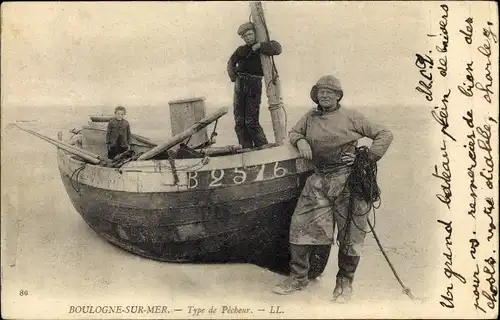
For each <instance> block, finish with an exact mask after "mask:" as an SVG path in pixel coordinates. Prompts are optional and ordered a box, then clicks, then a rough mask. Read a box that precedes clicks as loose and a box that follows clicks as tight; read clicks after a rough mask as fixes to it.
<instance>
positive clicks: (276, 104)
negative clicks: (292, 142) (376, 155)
mask: <svg viewBox="0 0 500 320" xmlns="http://www.w3.org/2000/svg"><path fill="white" fill-rule="evenodd" d="M250 12H251V14H252V22H253V24H254V26H255V36H256V40H257V41H258V42H264V41H269V38H268V35H267V33H268V32H266V25H265V18H264V10H263V9H262V4H261V2H260V1H256V2H250ZM260 60H261V62H262V70H263V71H264V81H265V83H264V85H265V88H266V94H267V103H268V104H269V111H270V112H271V119H272V123H273V131H274V140H275V142H276V144H278V145H282V144H283V139H284V138H285V128H284V125H283V122H284V121H282V113H281V112H282V106H283V102H282V101H281V96H280V94H281V92H280V90H281V83H280V80H279V77H278V75H277V74H276V75H275V77H274V79H273V63H272V60H271V58H270V57H268V56H265V55H263V54H261V55H260Z"/></svg>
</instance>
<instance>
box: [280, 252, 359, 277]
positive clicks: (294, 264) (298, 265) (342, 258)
mask: <svg viewBox="0 0 500 320" xmlns="http://www.w3.org/2000/svg"><path fill="white" fill-rule="evenodd" d="M313 247H314V245H298V244H293V243H290V254H291V260H290V273H291V276H292V277H293V278H294V279H296V280H299V281H307V274H308V272H309V258H310V256H311V252H312V249H313ZM359 260H360V257H359V256H348V255H346V254H345V253H344V252H343V251H342V250H341V249H339V255H338V265H339V271H338V273H337V278H339V277H342V278H347V279H349V281H350V282H352V281H353V279H354V273H355V272H356V269H357V267H358V264H359Z"/></svg>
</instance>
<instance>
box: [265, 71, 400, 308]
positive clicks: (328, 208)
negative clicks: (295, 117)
mask: <svg viewBox="0 0 500 320" xmlns="http://www.w3.org/2000/svg"><path fill="white" fill-rule="evenodd" d="M310 95H311V99H312V100H313V101H314V102H315V103H316V104H317V108H315V109H313V110H311V111H309V112H307V113H306V114H305V115H304V116H303V117H302V118H301V119H300V120H299V122H298V123H297V124H296V125H295V127H293V129H292V130H291V131H290V132H289V137H290V142H291V143H292V144H293V145H294V146H296V147H297V149H298V150H299V152H300V155H301V157H303V158H306V159H309V160H312V162H313V164H314V168H315V172H314V174H313V175H311V176H310V177H309V178H308V179H307V181H306V184H305V186H304V189H303V190H302V193H301V195H300V198H299V200H298V203H297V207H296V208H295V211H294V213H293V215H292V220H291V226H290V251H291V252H290V253H291V261H290V269H291V275H290V277H289V278H287V279H286V280H285V281H283V282H282V283H280V284H278V285H277V286H276V287H275V288H274V290H273V291H274V292H275V293H278V294H290V293H293V292H294V291H296V290H300V289H302V288H304V287H306V286H307V284H308V271H309V256H310V254H311V251H312V248H313V246H315V245H332V244H333V241H334V239H333V233H334V228H335V225H337V228H338V235H337V241H338V243H339V253H338V266H339V271H338V273H337V279H336V285H335V289H334V291H333V300H334V301H336V302H345V301H347V300H349V299H350V298H351V295H352V282H353V279H354V273H355V271H356V268H357V266H358V264H359V260H360V255H361V249H362V246H363V243H364V239H365V235H366V233H367V232H368V231H369V229H367V227H366V226H367V222H368V220H367V219H368V214H367V213H368V211H369V210H370V208H371V207H370V204H369V203H368V202H366V201H364V200H362V199H358V198H350V195H351V190H350V189H349V186H348V184H346V182H347V181H348V180H347V179H348V177H349V175H350V173H351V172H352V170H353V169H352V164H353V163H354V161H355V159H356V155H355V152H356V146H357V140H358V139H360V138H362V137H368V138H370V139H372V140H373V142H372V145H371V147H370V149H369V152H368V158H369V161H370V162H372V161H373V162H375V161H378V160H379V159H380V158H381V157H382V156H383V155H384V154H385V152H386V151H387V149H388V148H389V145H390V144H391V142H392V139H393V136H392V133H391V132H390V131H389V130H387V129H385V128H384V127H382V126H379V125H376V124H373V123H372V122H370V121H368V120H367V119H366V118H365V117H364V116H363V115H361V114H360V113H358V112H356V111H354V110H349V109H345V108H342V107H341V105H340V104H339V101H340V100H341V99H342V97H343V90H342V88H341V86H340V82H339V80H338V79H337V78H335V77H334V76H331V75H329V76H324V77H321V78H320V79H319V80H318V82H317V83H316V85H315V86H313V87H312V89H311V93H310ZM350 201H352V202H350ZM350 205H352V206H350Z"/></svg>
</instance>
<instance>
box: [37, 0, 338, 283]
mask: <svg viewBox="0 0 500 320" xmlns="http://www.w3.org/2000/svg"><path fill="white" fill-rule="evenodd" d="M250 10H251V17H252V21H253V23H254V24H255V28H256V36H257V40H258V41H265V40H268V39H269V36H268V32H267V31H268V30H267V26H266V24H265V19H264V14H263V9H262V5H261V3H260V2H252V3H250ZM261 60H262V65H263V70H264V78H265V80H266V83H268V85H267V88H266V89H267V90H266V94H267V97H268V103H269V110H270V113H271V118H272V122H273V131H274V136H275V143H274V144H271V145H268V146H266V147H263V148H260V149H258V150H255V149H254V150H243V149H241V148H238V147H235V146H224V147H218V148H217V147H214V146H213V145H211V143H210V141H211V140H210V139H208V141H207V143H205V144H202V145H201V146H200V145H198V146H196V145H191V146H189V145H188V144H187V143H186V141H187V140H189V139H190V138H192V137H193V136H195V135H197V134H200V132H201V133H202V132H205V134H206V129H207V126H208V125H210V124H212V123H214V122H215V123H216V121H217V120H218V119H219V118H220V117H222V116H224V115H225V114H226V113H227V109H224V108H222V109H219V110H218V111H217V112H215V113H214V114H211V115H209V116H206V117H203V118H202V119H199V118H198V119H197V120H196V121H194V122H193V123H191V124H188V125H187V126H185V127H184V128H183V129H184V130H182V131H179V132H178V133H177V134H175V135H173V137H171V138H170V139H169V140H168V141H166V142H158V141H151V140H150V139H148V138H146V137H143V136H139V135H133V139H132V143H131V150H129V151H128V154H127V155H123V156H122V155H119V156H118V157H117V158H118V160H116V158H115V159H114V160H113V161H111V160H110V159H107V158H106V157H107V150H106V144H105V137H106V125H107V123H106V121H109V119H110V117H106V116H95V117H94V116H93V117H91V121H90V122H89V123H88V124H87V125H84V126H83V127H81V128H79V129H76V130H73V132H74V133H77V136H78V139H77V141H76V142H75V141H73V143H69V142H68V141H62V139H61V137H59V138H60V139H59V140H55V139H51V138H48V137H45V136H41V135H40V134H38V133H35V132H32V131H30V132H31V133H33V134H35V135H37V136H38V137H40V138H42V139H44V140H46V141H48V142H50V143H52V144H55V145H56V146H57V147H58V151H57V159H58V166H59V171H60V175H61V179H62V182H63V184H64V186H65V189H66V191H67V194H68V196H69V198H70V199H71V202H72V204H73V206H74V207H75V209H76V211H78V213H79V214H80V215H81V216H82V218H83V220H85V222H86V223H87V224H88V225H89V226H90V227H91V228H92V229H93V230H94V231H95V232H96V233H97V234H98V235H100V236H101V237H102V238H104V239H106V240H107V241H109V242H111V243H112V244H114V245H116V246H118V247H120V248H123V249H125V250H127V251H129V252H132V253H134V254H137V255H140V256H143V257H146V258H150V259H155V260H160V261H165V262H184V263H185V262H194V263H196V262H202V263H211V262H216V263H221V262H223V263H225V262H231V261H245V262H249V263H254V264H257V265H259V266H263V267H266V268H269V269H271V270H275V271H277V272H283V273H287V272H288V271H289V270H288V264H289V260H290V257H289V242H288V233H289V226H290V219H291V216H292V213H293V210H294V208H295V204H296V202H297V199H298V197H299V195H300V192H301V190H302V188H303V186H304V183H305V180H306V179H307V177H308V176H309V175H310V174H311V173H312V166H311V164H310V163H309V162H308V161H307V160H304V159H301V158H299V154H298V152H297V150H296V149H295V148H294V147H293V146H291V145H290V144H289V143H288V142H287V140H286V139H285V130H284V125H283V122H284V121H283V111H282V108H283V103H282V100H281V98H280V94H279V90H280V82H279V78H278V77H277V75H276V72H275V71H273V68H274V65H273V61H271V58H269V57H266V56H263V55H262V56H261ZM192 104H193V101H192V100H189V99H188V100H186V99H184V100H179V101H175V103H172V104H171V106H173V105H176V106H179V105H182V106H185V107H189V106H190V105H192ZM172 124H174V122H173V120H172ZM28 131H29V130H28ZM191 142H192V141H191ZM131 154H132V155H133V156H130V155H131ZM317 247H318V248H317V249H315V250H316V251H315V252H314V254H313V255H312V257H311V269H310V274H309V277H310V278H315V277H317V276H319V275H320V274H321V273H322V272H323V269H324V267H325V266H326V263H327V261H328V257H329V254H330V247H329V246H317Z"/></svg>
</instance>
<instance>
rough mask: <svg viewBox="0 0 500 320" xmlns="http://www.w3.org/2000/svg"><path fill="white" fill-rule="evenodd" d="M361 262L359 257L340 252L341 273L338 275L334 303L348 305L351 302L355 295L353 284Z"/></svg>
mask: <svg viewBox="0 0 500 320" xmlns="http://www.w3.org/2000/svg"><path fill="white" fill-rule="evenodd" d="M359 260H360V257H359V256H348V255H346V254H345V253H343V252H342V250H339V272H338V273H337V281H336V284H335V289H334V290H333V299H332V300H333V301H334V302H337V303H346V302H348V301H349V300H351V297H352V293H353V289H352V282H353V280H354V273H355V272H356V269H357V267H358V264H359Z"/></svg>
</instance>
